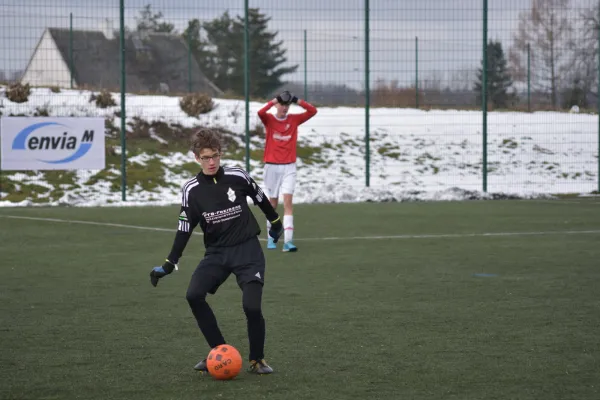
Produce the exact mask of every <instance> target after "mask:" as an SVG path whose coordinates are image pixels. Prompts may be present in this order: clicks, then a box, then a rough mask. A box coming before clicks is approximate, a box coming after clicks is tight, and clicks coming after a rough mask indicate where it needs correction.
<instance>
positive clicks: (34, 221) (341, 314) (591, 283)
mask: <svg viewBox="0 0 600 400" xmlns="http://www.w3.org/2000/svg"><path fill="white" fill-rule="evenodd" d="M19 216H20V217H27V218H14V217H19ZM177 216H178V207H156V208H142V207H140V208H137V207H131V208H26V209H24V208H13V209H10V208H4V209H0V226H1V229H0V258H1V277H0V399H86V400H90V399H103V400H106V399H131V400H134V399H140V400H142V399H143V400H149V399H177V400H183V399H234V398H245V399H278V400H287V399H355V398H356V399H365V398H369V399H371V398H372V399H461V400H465V399H487V400H489V399H544V400H551V399H561V400H565V399H577V400H581V399H597V398H600V340H599V337H600V336H599V335H600V283H599V281H600V245H599V244H600V200H598V199H575V200H573V199H570V200H558V201H534V200H532V201H481V202H479V201H476V202H447V203H384V204H374V203H368V204H337V205H298V206H296V211H295V223H296V237H297V239H298V240H297V242H296V244H297V245H298V247H299V252H298V253H295V254H285V253H282V252H280V251H276V252H271V251H269V252H266V255H267V274H266V287H265V294H264V314H265V318H266V321H267V343H266V349H267V361H268V362H269V363H270V364H271V365H272V366H273V368H274V369H275V374H273V375H271V376H262V377H259V376H252V375H249V374H247V373H246V372H245V371H243V372H242V373H241V374H240V375H239V376H238V377H237V378H236V379H235V380H233V381H228V382H219V381H215V380H213V379H211V378H210V377H207V376H200V375H199V374H197V373H196V372H195V371H194V370H193V366H194V364H195V363H196V362H197V361H198V360H200V359H201V358H204V357H205V356H206V354H207V353H208V350H209V349H208V348H207V346H206V344H205V342H204V339H203V338H202V336H201V335H200V332H199V330H198V328H197V326H196V324H195V321H194V319H193V317H192V314H191V312H190V310H189V308H188V305H187V303H186V300H185V291H186V288H187V284H188V281H189V278H190V275H191V273H192V272H193V270H194V268H195V266H196V265H197V263H198V261H199V260H200V258H201V257H202V255H203V245H202V237H201V236H200V235H197V236H194V237H193V238H192V240H191V241H190V244H189V245H188V248H187V249H186V252H185V254H184V258H183V259H182V261H181V264H180V270H179V271H177V272H175V273H174V274H173V275H171V276H168V277H166V278H165V279H163V280H162V281H161V282H160V283H159V285H158V287H157V288H153V287H152V286H151V285H150V282H149V277H148V274H149V272H150V269H151V268H152V266H154V265H158V264H160V263H161V262H162V260H163V259H164V257H165V256H166V254H167V253H168V251H169V249H170V246H171V243H172V241H173V237H174V233H175V227H176V225H177ZM64 221H71V222H68V223H67V222H64ZM74 221H80V222H74ZM85 221H88V222H92V223H93V224H87V223H82V222H85ZM260 221H261V225H262V224H264V223H263V219H262V218H261V219H260ZM135 227H147V228H162V230H160V229H159V230H151V229H136V228H135ZM263 236H264V235H263ZM374 237H376V238H374ZM319 238H325V239H319ZM263 243H264V242H263ZM209 302H210V304H211V305H212V306H213V307H214V310H215V313H216V315H217V318H218V319H219V323H220V326H221V328H222V330H223V332H224V333H225V336H226V339H227V340H228V341H229V343H231V344H232V345H234V346H236V347H237V348H238V349H239V350H240V352H241V353H242V355H243V356H244V358H245V357H246V354H247V347H248V345H247V337H246V328H245V320H244V315H243V311H242V308H241V292H240V291H239V289H238V288H237V286H236V285H235V280H234V279H231V278H230V280H229V281H227V282H226V283H225V285H224V286H223V287H222V288H221V289H220V290H219V292H218V293H217V295H216V296H212V297H209Z"/></svg>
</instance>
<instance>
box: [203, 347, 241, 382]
mask: <svg viewBox="0 0 600 400" xmlns="http://www.w3.org/2000/svg"><path fill="white" fill-rule="evenodd" d="M242 363H243V362H242V356H241V355H240V352H239V351H238V350H237V349H236V348H235V347H233V346H231V345H228V344H222V345H220V346H217V347H215V348H214V349H212V350H211V351H210V353H208V357H206V367H207V368H208V373H209V374H210V375H211V376H212V377H213V378H215V379H218V380H227V379H233V378H235V377H236V376H237V375H238V374H239V373H240V370H241V369H242Z"/></svg>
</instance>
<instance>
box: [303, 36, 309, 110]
mask: <svg viewBox="0 0 600 400" xmlns="http://www.w3.org/2000/svg"><path fill="white" fill-rule="evenodd" d="M307 53H308V51H307V43H306V29H305V30H304V100H306V101H308V90H307V85H308V84H307V80H306V73H307V72H306V71H307V69H306V66H307V62H306V60H307Z"/></svg>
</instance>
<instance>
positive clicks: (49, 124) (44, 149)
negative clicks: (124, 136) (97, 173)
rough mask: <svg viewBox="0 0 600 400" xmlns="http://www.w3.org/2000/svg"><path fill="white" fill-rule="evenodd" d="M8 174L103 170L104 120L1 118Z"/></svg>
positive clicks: (3, 163)
mask: <svg viewBox="0 0 600 400" xmlns="http://www.w3.org/2000/svg"><path fill="white" fill-rule="evenodd" d="M0 137H1V146H2V153H1V155H2V160H1V163H0V169H2V170H5V171H11V170H12V171H32V170H73V169H103V168H104V167H105V164H106V159H105V149H104V118H97V117H93V118H87V117H2V118H1V119H0Z"/></svg>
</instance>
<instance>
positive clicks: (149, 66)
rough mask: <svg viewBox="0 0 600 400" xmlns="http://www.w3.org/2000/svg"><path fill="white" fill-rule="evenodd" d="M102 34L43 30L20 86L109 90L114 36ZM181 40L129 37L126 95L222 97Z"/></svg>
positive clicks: (116, 59) (113, 80) (116, 50)
mask: <svg viewBox="0 0 600 400" xmlns="http://www.w3.org/2000/svg"><path fill="white" fill-rule="evenodd" d="M111 36H112V35H110V36H107V35H105V33H103V32H101V31H86V30H73V31H72V32H69V29H62V28H46V29H45V30H44V33H43V34H42V36H41V38H40V40H39V41H38V43H37V46H36V47H35V50H34V51H33V54H32V55H31V58H30V60H29V63H28V65H27V68H26V69H25V72H24V73H23V76H22V78H21V82H22V83H23V84H25V83H29V84H30V85H31V86H47V87H51V86H58V87H61V88H70V87H71V84H72V87H73V88H78V89H92V90H100V89H108V90H111V91H116V92H118V91H119V90H120V85H121V83H120V82H121V64H120V44H119V37H118V35H116V36H114V37H111ZM188 52H189V50H188V47H187V44H186V43H185V40H183V39H182V38H181V37H180V36H177V35H173V34H169V33H159V32H133V33H126V36H125V71H126V75H125V83H126V89H127V90H126V91H127V92H138V93H139V92H142V93H178V94H181V93H187V92H188V90H189V88H190V80H191V90H192V91H193V92H202V93H207V94H209V95H211V96H219V95H222V94H223V92H222V90H220V89H219V88H218V87H217V86H216V85H215V84H214V83H213V82H211V81H210V80H209V79H208V78H207V77H206V75H204V73H203V72H202V69H201V68H200V66H199V65H198V63H197V62H196V60H195V59H194V57H189V54H188Z"/></svg>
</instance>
